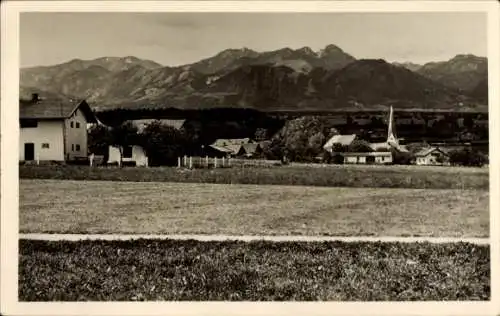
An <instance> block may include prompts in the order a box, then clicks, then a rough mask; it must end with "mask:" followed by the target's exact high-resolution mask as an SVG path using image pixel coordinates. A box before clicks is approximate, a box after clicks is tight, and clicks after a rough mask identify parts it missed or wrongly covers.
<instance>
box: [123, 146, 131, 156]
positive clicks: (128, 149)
mask: <svg viewBox="0 0 500 316" xmlns="http://www.w3.org/2000/svg"><path fill="white" fill-rule="evenodd" d="M123 158H132V146H123Z"/></svg>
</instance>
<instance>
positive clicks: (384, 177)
mask: <svg viewBox="0 0 500 316" xmlns="http://www.w3.org/2000/svg"><path fill="white" fill-rule="evenodd" d="M19 176H20V177H21V178H23V179H60V180H62V179H66V180H110V181H140V182H189V183H219V184H236V183H239V184H274V185H304V186H326V187H363V188H367V187H375V188H414V189H479V190H488V188H489V174H488V169H486V168H484V169H479V168H446V167H441V168H432V167H431V168H426V167H418V166H412V167H398V166H377V167H368V168H366V167H364V168H363V167H361V168H360V167H357V166H350V165H342V166H326V167H323V168H318V167H314V166H312V167H311V166H307V165H293V166H286V167H272V168H257V167H254V168H252V167H249V168H220V169H195V170H187V169H178V168H168V167H161V168H136V167H128V168H127V167H125V168H113V167H94V168H90V167H88V166H69V165H67V166H31V165H23V166H19Z"/></svg>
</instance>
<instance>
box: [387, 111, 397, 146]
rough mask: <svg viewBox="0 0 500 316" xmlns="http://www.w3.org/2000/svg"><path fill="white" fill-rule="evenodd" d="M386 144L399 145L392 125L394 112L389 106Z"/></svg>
mask: <svg viewBox="0 0 500 316" xmlns="http://www.w3.org/2000/svg"><path fill="white" fill-rule="evenodd" d="M387 143H388V144H390V145H396V146H397V145H399V142H398V139H397V137H396V128H395V125H394V111H393V109H392V106H391V111H390V113H389V124H388V129H387Z"/></svg>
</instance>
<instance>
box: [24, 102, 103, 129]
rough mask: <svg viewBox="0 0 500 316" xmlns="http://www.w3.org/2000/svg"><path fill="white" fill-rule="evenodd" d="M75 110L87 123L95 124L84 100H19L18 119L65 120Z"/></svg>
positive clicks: (92, 114)
mask: <svg viewBox="0 0 500 316" xmlns="http://www.w3.org/2000/svg"><path fill="white" fill-rule="evenodd" d="M77 109H80V110H81V111H82V112H83V115H85V119H86V120H87V122H88V123H97V118H96V117H95V115H94V113H93V112H92V109H91V108H90V106H89V105H88V104H87V102H86V101H85V100H83V101H78V100H75V99H70V98H63V97H58V98H43V96H42V97H41V98H40V99H38V100H37V101H34V100H23V99H21V100H19V118H20V119H39V120H40V119H66V118H69V117H70V116H71V115H73V113H75V111H76V110H77Z"/></svg>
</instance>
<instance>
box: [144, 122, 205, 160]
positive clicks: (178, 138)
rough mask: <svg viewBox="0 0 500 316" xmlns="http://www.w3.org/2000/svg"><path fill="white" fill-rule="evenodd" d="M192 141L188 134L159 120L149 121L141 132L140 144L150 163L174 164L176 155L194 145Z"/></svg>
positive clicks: (183, 152) (184, 152) (181, 153)
mask: <svg viewBox="0 0 500 316" xmlns="http://www.w3.org/2000/svg"><path fill="white" fill-rule="evenodd" d="M194 141H195V140H194V139H190V138H189V136H188V134H186V133H184V132H182V131H180V130H178V129H176V128H174V127H172V126H168V125H164V124H161V123H160V122H159V121H154V122H151V123H150V124H148V125H147V126H146V127H145V128H144V130H143V131H142V133H141V145H142V147H143V148H144V150H145V151H146V154H147V156H148V159H149V164H150V165H163V164H166V165H175V164H176V162H177V158H178V157H181V156H184V155H185V154H187V153H189V151H190V150H191V149H192V148H193V147H194Z"/></svg>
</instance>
